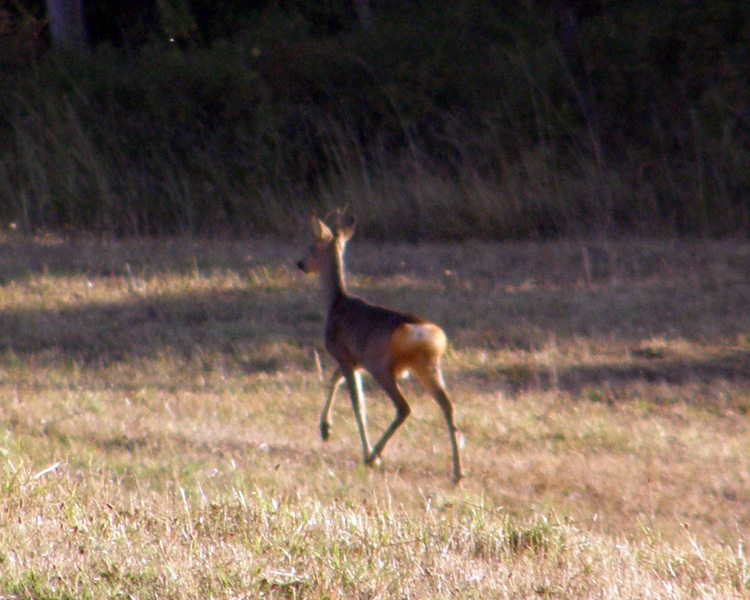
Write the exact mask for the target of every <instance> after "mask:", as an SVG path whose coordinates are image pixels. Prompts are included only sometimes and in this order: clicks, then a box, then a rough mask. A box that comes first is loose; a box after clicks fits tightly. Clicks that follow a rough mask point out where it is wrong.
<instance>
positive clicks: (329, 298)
mask: <svg viewBox="0 0 750 600" xmlns="http://www.w3.org/2000/svg"><path fill="white" fill-rule="evenodd" d="M320 277H321V282H322V284H323V300H324V302H325V304H326V306H328V307H329V308H332V307H333V306H335V305H336V304H337V303H338V302H339V301H340V300H341V299H343V298H346V297H347V291H346V282H345V280H344V256H343V252H336V253H335V254H333V255H332V256H331V260H330V261H329V263H328V265H327V267H326V268H325V269H323V270H322V271H321V273H320Z"/></svg>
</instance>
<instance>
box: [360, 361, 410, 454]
mask: <svg viewBox="0 0 750 600" xmlns="http://www.w3.org/2000/svg"><path fill="white" fill-rule="evenodd" d="M372 376H373V377H374V378H375V380H376V381H377V382H378V383H379V384H380V387H382V388H383V390H384V391H385V393H386V394H388V397H389V398H390V399H391V401H392V402H393V405H394V406H395V407H396V417H395V418H394V419H393V422H392V423H391V424H390V426H389V427H388V429H386V430H385V432H383V435H382V436H381V438H380V440H378V443H377V444H375V447H374V448H373V449H372V452H370V455H369V457H368V458H367V459H365V462H366V463H367V464H368V465H371V464H374V463H376V462H377V461H378V460H379V459H380V454H381V453H382V452H383V448H385V445H386V444H387V443H388V440H390V439H391V438H392V437H393V434H394V433H396V430H397V429H398V428H399V427H401V425H403V423H404V421H406V419H408V418H409V415H410V414H411V407H410V406H409V403H408V402H407V401H406V398H404V396H403V394H402V393H401V390H400V389H399V388H398V384H397V383H396V377H395V376H394V374H393V373H392V372H390V371H388V372H386V373H372Z"/></svg>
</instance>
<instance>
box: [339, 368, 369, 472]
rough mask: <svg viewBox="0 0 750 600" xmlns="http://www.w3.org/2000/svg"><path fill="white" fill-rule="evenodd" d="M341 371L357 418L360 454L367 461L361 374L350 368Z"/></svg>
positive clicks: (365, 414) (365, 416)
mask: <svg viewBox="0 0 750 600" xmlns="http://www.w3.org/2000/svg"><path fill="white" fill-rule="evenodd" d="M341 372H342V373H343V375H344V378H345V379H346V384H347V386H348V387H349V395H350V397H351V400H352V408H353V409H354V418H355V419H356V420H357V429H358V430H359V438H360V440H361V441H362V455H363V456H364V460H365V462H367V460H368V457H369V456H370V454H371V452H372V449H371V446H370V440H369V439H368V437H367V411H366V408H365V395H364V392H363V391H362V376H361V375H360V373H359V371H354V370H351V369H345V368H343V367H342V369H341Z"/></svg>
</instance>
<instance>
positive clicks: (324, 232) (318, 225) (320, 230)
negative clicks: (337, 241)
mask: <svg viewBox="0 0 750 600" xmlns="http://www.w3.org/2000/svg"><path fill="white" fill-rule="evenodd" d="M311 223H312V230H313V234H315V239H317V240H324V241H329V240H332V239H333V232H332V231H331V230H330V229H329V228H328V225H326V224H325V223H323V221H321V220H320V219H319V218H318V217H315V216H313V218H312V220H311Z"/></svg>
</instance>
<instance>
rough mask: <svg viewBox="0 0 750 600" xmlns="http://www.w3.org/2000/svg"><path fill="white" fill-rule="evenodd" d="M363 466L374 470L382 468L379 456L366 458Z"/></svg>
mask: <svg viewBox="0 0 750 600" xmlns="http://www.w3.org/2000/svg"><path fill="white" fill-rule="evenodd" d="M365 464H366V465H367V466H368V467H373V468H375V469H380V468H382V467H383V461H382V460H381V459H380V457H379V456H368V457H367V460H365Z"/></svg>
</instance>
